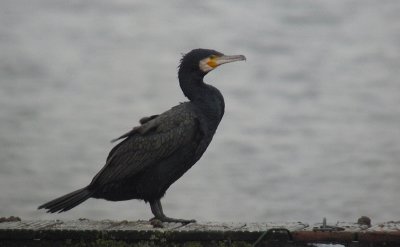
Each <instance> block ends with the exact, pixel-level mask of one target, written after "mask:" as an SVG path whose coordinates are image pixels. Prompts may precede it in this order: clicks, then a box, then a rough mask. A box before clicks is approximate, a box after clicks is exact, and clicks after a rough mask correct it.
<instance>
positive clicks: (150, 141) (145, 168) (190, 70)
mask: <svg viewBox="0 0 400 247" xmlns="http://www.w3.org/2000/svg"><path fill="white" fill-rule="evenodd" d="M244 59H245V57H244V56H241V55H238V56H225V55H223V54H222V53H220V52H217V51H214V50H207V49H195V50H192V51H191V52H189V53H188V54H186V55H184V56H183V58H182V60H181V63H180V66H179V72H178V77H179V83H180V87H181V89H182V91H183V93H184V94H185V96H186V97H187V98H188V99H189V101H188V102H185V103H181V104H179V105H177V106H175V107H173V108H171V109H170V110H168V111H166V112H164V113H162V114H160V115H153V116H150V117H145V118H142V119H141V120H140V125H139V126H137V127H135V128H133V129H132V130H131V131H129V132H128V133H126V134H124V135H122V136H121V137H119V138H117V139H115V140H113V141H116V140H120V139H123V140H122V141H121V142H120V143H119V144H117V145H116V146H115V147H114V148H113V149H112V150H111V151H110V153H109V155H108V157H107V160H106V164H105V165H104V167H103V168H102V169H101V170H100V171H99V172H98V173H97V175H96V176H95V177H94V178H93V180H92V182H91V183H90V184H89V185H88V186H86V187H85V188H82V189H79V190H77V191H74V192H71V193H69V194H67V195H64V196H62V197H59V198H57V199H54V200H52V201H50V202H48V203H45V204H43V205H41V206H39V209H40V208H44V209H47V212H50V213H54V212H64V211H67V210H70V209H71V208H73V207H75V206H77V205H79V204H80V203H82V202H84V201H85V200H87V199H88V198H90V197H92V198H102V199H106V200H110V201H122V200H130V199H142V200H144V201H146V202H149V203H150V206H151V210H152V212H153V214H154V216H155V219H159V220H161V221H174V222H191V221H190V220H182V219H173V218H169V217H166V216H165V215H164V213H163V210H162V206H161V202H160V199H161V198H162V197H163V196H164V194H165V192H166V190H167V189H168V188H169V186H170V185H171V184H172V183H174V182H175V181H176V180H177V179H179V178H180V177H181V176H182V175H183V174H184V173H185V172H186V171H187V170H188V169H189V168H191V167H192V166H193V165H194V164H195V163H196V162H197V161H198V160H199V159H200V157H201V156H202V155H203V153H204V152H205V150H206V149H207V147H208V145H209V144H210V142H211V140H212V138H213V136H214V133H215V131H216V129H217V127H218V124H219V123H220V121H221V119H222V116H223V114H224V108H225V105H224V98H223V96H222V94H221V93H220V91H219V90H218V89H216V88H215V87H213V86H211V85H208V84H206V83H204V82H203V78H204V76H205V75H206V74H207V73H208V72H209V71H211V70H213V69H214V68H216V67H217V66H219V65H221V64H224V63H228V62H234V61H239V60H244Z"/></svg>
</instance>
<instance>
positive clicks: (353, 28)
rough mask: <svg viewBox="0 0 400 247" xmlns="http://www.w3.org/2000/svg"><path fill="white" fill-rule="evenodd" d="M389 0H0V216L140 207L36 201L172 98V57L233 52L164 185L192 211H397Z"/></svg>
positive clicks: (393, 5) (94, 166)
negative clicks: (218, 107) (185, 156)
mask: <svg viewBox="0 0 400 247" xmlns="http://www.w3.org/2000/svg"><path fill="white" fill-rule="evenodd" d="M399 13H400V2H399V1H390V0H387V1H373V0H349V1H342V0H340V1H329V0H321V1H313V0H299V1H289V0H268V1H228V0H225V1H211V0H204V1H178V0H174V1H158V2H156V1H153V2H151V1H131V0H117V1H105V0H100V1H94V0H87V1H78V0H70V1H54V0H38V1H31V0H18V1H15V0H2V1H0V58H1V59H0V216H10V215H15V216H20V217H22V218H24V219H55V218H59V219H77V218H89V219H127V220H137V219H149V218H150V217H152V215H151V212H150V209H149V206H148V205H146V204H145V203H144V202H142V201H136V200H132V201H125V202H107V201H104V200H96V199H89V200H88V201H86V202H85V203H83V204H82V205H80V206H78V207H77V208H74V209H73V210H71V211H68V212H66V213H63V214H59V215H49V214H46V213H45V212H43V211H38V210H36V208H37V206H38V205H40V204H42V203H44V202H47V201H49V200H51V199H54V198H55V197H57V196H61V195H63V194H65V193H68V192H70V191H72V190H75V189H78V188H80V187H83V186H85V185H87V184H88V183H89V182H90V181H91V179H92V177H93V176H94V175H95V174H96V172H97V171H99V170H100V169H101V167H102V166H103V165H104V161H105V158H106V157H107V154H108V152H109V150H110V149H111V148H112V147H113V144H111V143H110V142H109V141H110V140H111V139H113V138H115V137H117V136H119V135H121V134H123V133H125V132H126V131H127V130H129V129H131V128H132V127H133V126H135V125H137V124H138V120H139V119H140V118H141V117H144V116H149V115H152V114H157V113H161V112H163V111H165V110H167V109H169V108H170V107H172V106H173V105H176V104H178V102H182V101H185V100H186V99H185V98H184V96H183V94H182V93H181V91H180V88H179V86H178V83H177V74H176V72H177V66H178V63H179V60H180V57H181V54H182V53H185V52H187V51H189V50H191V49H193V48H198V47H203V48H212V49H216V50H218V51H221V52H223V53H225V54H243V55H246V57H247V61H246V62H241V63H233V64H228V65H224V66H221V67H220V68H218V69H216V70H215V71H213V72H211V73H210V74H209V75H207V77H206V81H207V82H208V83H211V84H213V85H215V86H216V87H218V88H219V89H220V91H221V92H222V93H223V94H224V97H225V101H226V113H225V116H224V118H223V120H222V123H221V125H220V126H219V129H218V130H217V133H216V135H215V137H214V140H213V142H212V143H211V145H210V146H209V148H208V150H207V152H206V153H205V155H204V156H203V158H202V159H201V160H200V161H199V162H198V163H197V164H196V165H195V166H194V167H193V168H192V169H191V170H190V171H189V172H188V173H186V174H185V175H184V176H183V177H182V178H181V179H180V180H178V181H177V182H176V183H175V184H173V185H172V186H171V188H170V189H169V190H168V191H167V194H166V196H165V197H164V198H163V200H162V202H163V205H164V210H165V212H166V214H167V215H169V216H171V217H180V218H194V219H197V220H200V221H259V222H260V221H309V222H317V221H321V220H322V218H323V217H326V218H327V219H328V222H336V221H337V220H346V221H355V220H356V219H357V218H358V217H359V216H362V215H367V216H369V217H371V219H372V221H373V223H376V222H381V221H387V220H399V217H400V194H399V191H400V15H399Z"/></svg>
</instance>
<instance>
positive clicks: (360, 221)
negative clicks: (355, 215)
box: [357, 216, 371, 227]
mask: <svg viewBox="0 0 400 247" xmlns="http://www.w3.org/2000/svg"><path fill="white" fill-rule="evenodd" d="M357 224H359V225H364V226H368V227H371V219H370V218H369V217H367V216H361V217H360V218H359V219H358V220H357Z"/></svg>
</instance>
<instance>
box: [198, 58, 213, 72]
mask: <svg viewBox="0 0 400 247" xmlns="http://www.w3.org/2000/svg"><path fill="white" fill-rule="evenodd" d="M209 60H210V59H209V58H204V59H203V60H200V62H199V68H200V70H201V71H203V72H209V71H211V70H213V69H214V68H213V67H211V66H210V65H208V64H207V63H208V61H209Z"/></svg>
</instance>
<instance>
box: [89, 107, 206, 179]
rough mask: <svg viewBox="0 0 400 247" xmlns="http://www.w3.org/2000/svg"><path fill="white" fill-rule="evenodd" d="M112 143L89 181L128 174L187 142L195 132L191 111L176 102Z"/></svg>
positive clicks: (138, 170)
mask: <svg viewBox="0 0 400 247" xmlns="http://www.w3.org/2000/svg"><path fill="white" fill-rule="evenodd" d="M134 129H136V131H131V132H132V133H131V134H130V135H126V139H125V140H123V141H122V142H121V143H119V144H118V145H117V146H115V147H114V148H113V149H112V150H111V152H110V154H109V156H108V158H107V162H106V164H105V166H104V167H103V169H101V170H100V172H99V173H98V174H97V175H96V176H95V177H94V178H93V181H92V183H91V184H95V185H96V186H98V185H104V184H107V183H113V182H116V181H118V182H120V181H122V180H124V179H126V178H128V177H132V176H134V175H135V174H137V173H138V172H140V171H142V170H143V169H145V168H146V167H149V166H152V165H154V164H157V163H158V162H160V161H161V160H163V159H165V158H167V157H169V156H170V155H172V154H173V153H174V151H176V150H178V149H179V148H181V147H183V146H184V145H189V144H191V143H193V142H192V138H193V137H194V136H195V135H196V133H198V132H199V126H198V121H197V118H196V116H195V114H194V113H193V112H192V111H190V110H188V109H187V107H184V106H183V105H179V106H177V107H174V108H172V109H171V110H169V111H167V112H165V113H163V114H161V115H158V116H157V117H155V118H153V119H151V120H149V121H147V122H145V124H143V125H141V126H139V127H136V128H134Z"/></svg>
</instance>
